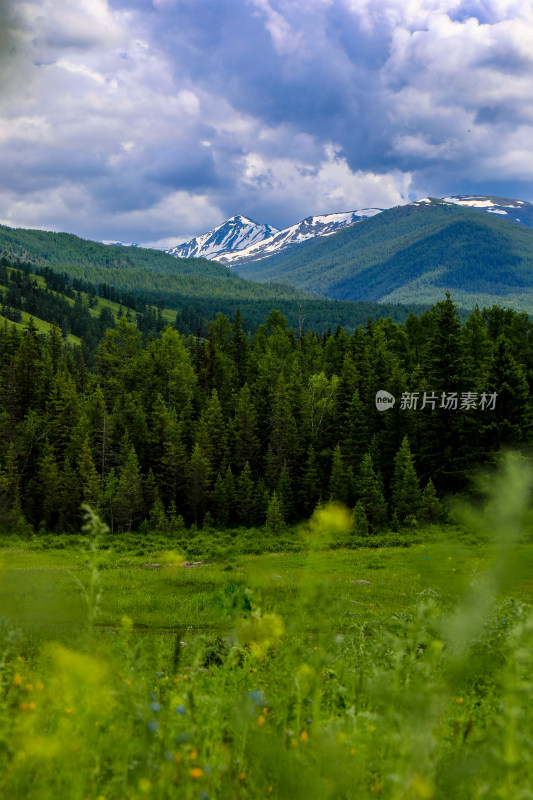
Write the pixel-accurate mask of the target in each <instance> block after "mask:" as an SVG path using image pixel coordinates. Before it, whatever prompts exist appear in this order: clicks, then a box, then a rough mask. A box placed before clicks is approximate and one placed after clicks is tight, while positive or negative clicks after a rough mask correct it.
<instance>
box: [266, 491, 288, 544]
mask: <svg viewBox="0 0 533 800" xmlns="http://www.w3.org/2000/svg"><path fill="white" fill-rule="evenodd" d="M265 527H266V529H267V531H269V532H270V533H273V534H275V535H279V534H280V533H282V531H283V528H284V518H283V508H282V505H281V502H280V500H279V497H278V495H277V493H276V492H273V493H272V496H271V498H270V501H269V503H268V508H267V513H266V521H265Z"/></svg>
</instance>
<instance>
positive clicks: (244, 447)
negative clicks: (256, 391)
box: [234, 384, 259, 470]
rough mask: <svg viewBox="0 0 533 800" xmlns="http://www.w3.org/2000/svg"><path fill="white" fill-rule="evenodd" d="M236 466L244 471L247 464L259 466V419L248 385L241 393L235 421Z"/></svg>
mask: <svg viewBox="0 0 533 800" xmlns="http://www.w3.org/2000/svg"><path fill="white" fill-rule="evenodd" d="M234 430H235V434H234V440H235V465H236V467H237V469H239V470H241V469H243V467H244V465H245V464H246V462H248V463H249V464H250V466H251V467H252V466H254V465H255V464H257V459H258V455H259V439H258V437H257V433H256V431H257V418H256V413H255V409H254V406H253V404H252V401H251V392H250V389H249V387H248V385H247V384H246V385H244V386H243V388H242V389H241V391H240V393H239V397H238V400H237V405H236V408H235V419H234Z"/></svg>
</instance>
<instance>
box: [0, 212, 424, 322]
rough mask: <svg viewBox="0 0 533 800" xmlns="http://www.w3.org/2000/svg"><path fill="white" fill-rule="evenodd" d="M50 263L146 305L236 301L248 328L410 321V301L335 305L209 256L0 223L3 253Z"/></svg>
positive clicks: (203, 309) (193, 308)
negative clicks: (268, 322)
mask: <svg viewBox="0 0 533 800" xmlns="http://www.w3.org/2000/svg"><path fill="white" fill-rule="evenodd" d="M3 254H5V255H6V256H7V257H8V258H9V259H10V260H11V261H12V260H13V259H20V260H21V261H22V262H29V263H30V265H31V264H37V265H39V266H46V265H48V266H50V267H52V268H54V269H56V270H57V271H60V272H65V273H67V274H68V275H70V276H72V277H73V278H78V279H81V280H83V281H87V282H90V283H91V284H92V285H93V286H94V287H95V288H98V289H100V287H102V291H103V292H104V296H109V295H110V294H111V293H110V292H108V291H107V289H106V287H114V288H115V289H117V290H119V291H120V292H126V293H128V294H131V295H136V296H139V297H142V298H143V300H144V301H145V302H146V303H149V304H155V305H159V306H161V305H163V306H165V307H166V308H168V309H175V310H180V311H182V312H184V313H187V314H188V315H189V316H190V315H192V316H193V317H195V318H202V319H203V320H207V319H212V318H214V317H215V315H216V314H217V312H218V311H221V312H222V313H224V314H226V315H228V316H232V315H233V314H234V313H235V309H236V308H237V306H239V307H240V309H241V312H242V316H243V318H244V320H245V323H246V325H247V327H248V328H249V329H253V328H254V327H256V326H257V325H259V324H260V323H261V322H263V321H264V319H265V318H266V317H267V316H268V314H269V313H270V311H271V310H272V309H273V308H275V309H278V310H280V311H281V312H282V313H283V314H285V316H286V317H287V319H288V321H289V324H290V325H291V326H294V327H296V326H297V325H298V319H299V314H300V311H299V309H301V312H302V316H303V318H304V324H305V327H306V328H312V329H314V330H327V329H328V328H329V327H332V328H335V327H336V326H337V325H341V326H344V327H347V328H353V327H354V326H356V325H358V324H360V323H364V322H365V321H366V319H367V317H371V318H372V319H376V318H377V317H379V316H392V317H393V319H395V320H396V321H402V320H404V319H406V317H407V315H408V314H409V312H410V311H418V310H420V309H418V308H417V307H415V306H413V305H411V306H409V307H407V306H400V305H398V304H397V303H393V304H392V305H391V306H379V305H377V304H375V303H358V304H354V303H350V302H348V303H337V302H333V301H331V300H327V299H324V298H318V297H316V296H315V297H313V296H310V295H308V294H305V293H303V292H301V291H300V290H298V289H295V288H294V287H291V286H288V285H282V284H275V285H271V284H270V283H269V284H265V285H263V284H260V283H257V282H252V281H248V280H245V279H243V278H241V277H240V276H239V275H237V274H236V273H235V272H233V271H232V270H228V269H227V268H226V267H224V266H223V265H222V264H218V263H217V262H215V261H208V260H206V259H204V258H175V257H174V256H171V255H169V254H168V253H163V252H160V251H158V250H149V249H145V248H140V247H123V246H109V245H104V244H101V243H100V242H91V241H88V240H86V239H80V238H79V237H77V236H74V235H72V234H67V233H49V232H46V231H36V230H26V229H23V228H9V227H7V226H3V225H0V256H1V255H3Z"/></svg>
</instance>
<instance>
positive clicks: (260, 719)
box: [257, 714, 265, 726]
mask: <svg viewBox="0 0 533 800" xmlns="http://www.w3.org/2000/svg"><path fill="white" fill-rule="evenodd" d="M257 724H258V725H259V726H261V725H264V724H265V718H264V716H263V715H262V714H260V715H259V717H258V719H257Z"/></svg>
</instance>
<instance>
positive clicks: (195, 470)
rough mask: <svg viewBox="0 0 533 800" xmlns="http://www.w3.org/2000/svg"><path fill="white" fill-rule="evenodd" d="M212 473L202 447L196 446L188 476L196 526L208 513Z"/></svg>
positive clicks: (190, 500) (190, 501) (191, 505)
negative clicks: (206, 512)
mask: <svg viewBox="0 0 533 800" xmlns="http://www.w3.org/2000/svg"><path fill="white" fill-rule="evenodd" d="M210 473H211V469H210V465H209V459H208V458H207V457H206V456H205V455H204V453H203V452H202V449H201V447H200V445H199V444H196V445H195V448H194V450H193V452H192V455H191V460H190V463H189V475H188V499H189V505H190V508H191V511H192V515H193V518H194V524H195V525H198V522H199V520H200V519H203V516H204V514H205V511H206V506H207V497H208V491H209V476H210Z"/></svg>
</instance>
